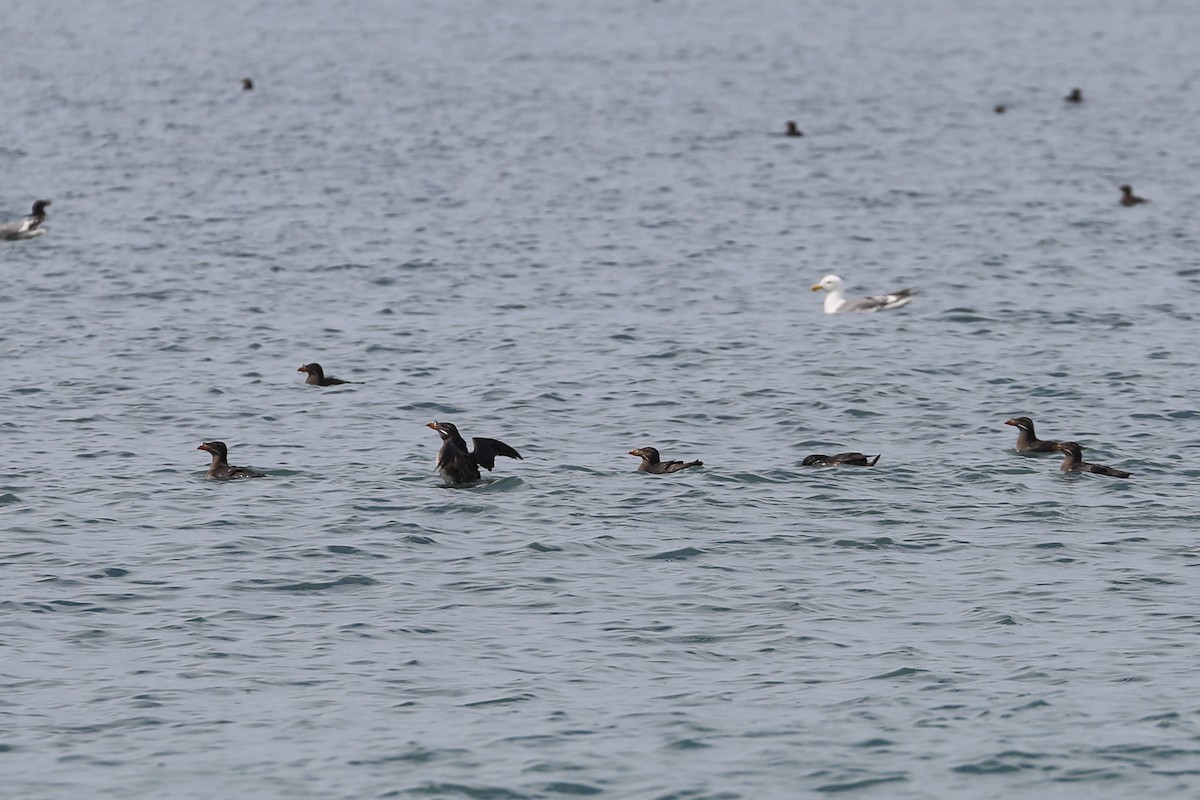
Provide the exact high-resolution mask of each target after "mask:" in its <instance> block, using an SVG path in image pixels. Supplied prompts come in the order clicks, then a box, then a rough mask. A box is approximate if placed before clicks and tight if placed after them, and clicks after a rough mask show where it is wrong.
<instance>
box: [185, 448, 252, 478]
mask: <svg viewBox="0 0 1200 800" xmlns="http://www.w3.org/2000/svg"><path fill="white" fill-rule="evenodd" d="M196 449H197V450H207V451H208V452H210V453H212V464H210V465H209V467H208V475H207V477H209V478H212V479H213V480H218V481H227V480H231V479H233V478H265V477H267V476H266V474H265V473H262V472H258V471H256V470H252V469H250V468H249V467H232V466H230V465H229V448H228V447H226V446H225V443H224V442H201V443H200V446H199V447H197V448H196Z"/></svg>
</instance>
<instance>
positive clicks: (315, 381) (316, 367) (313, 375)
mask: <svg viewBox="0 0 1200 800" xmlns="http://www.w3.org/2000/svg"><path fill="white" fill-rule="evenodd" d="M296 372H307V373H308V377H307V378H305V379H304V382H305V383H307V384H309V385H310V386H341V385H342V384H343V383H354V381H344V380H342V379H341V378H326V377H325V370H323V369H321V365H320V364H318V363H317V362H315V361H314V362H313V363H311V364H305V365H304V366H303V367H301V368H300V369H298V370H296Z"/></svg>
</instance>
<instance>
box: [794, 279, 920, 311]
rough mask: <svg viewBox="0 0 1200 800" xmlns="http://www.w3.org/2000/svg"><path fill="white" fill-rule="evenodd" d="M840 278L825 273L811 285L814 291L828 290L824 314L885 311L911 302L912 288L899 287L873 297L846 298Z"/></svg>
mask: <svg viewBox="0 0 1200 800" xmlns="http://www.w3.org/2000/svg"><path fill="white" fill-rule="evenodd" d="M843 285H844V284H843V283H842V279H841V278H839V277H838V276H837V275H826V276H825V277H824V278H821V280H820V282H819V283H814V284H813V285H812V290H813V291H814V292H820V291H826V292H829V294H828V295H826V297H825V313H826V314H842V313H845V312H847V311H886V310H887V309H889V308H900V307H901V306H906V305H908V304H909V303H910V302H912V289H900V290H899V291H896V292H892V293H891V294H881V295H875V296H873V297H855V298H853V299H851V300H847V299H846V295H845V294H844V293H843V291H842V287H843Z"/></svg>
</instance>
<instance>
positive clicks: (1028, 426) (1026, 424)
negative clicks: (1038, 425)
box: [1004, 417, 1058, 453]
mask: <svg viewBox="0 0 1200 800" xmlns="http://www.w3.org/2000/svg"><path fill="white" fill-rule="evenodd" d="M1004 424H1005V425H1012V426H1014V427H1015V428H1016V429H1017V452H1018V453H1054V452H1057V451H1058V442H1047V441H1043V440H1041V439H1039V438H1037V434H1036V433H1034V432H1033V420H1031V419H1030V418H1029V417H1013V418H1012V419H1010V420H1007V421H1005V423H1004Z"/></svg>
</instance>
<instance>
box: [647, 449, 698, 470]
mask: <svg viewBox="0 0 1200 800" xmlns="http://www.w3.org/2000/svg"><path fill="white" fill-rule="evenodd" d="M629 455H631V456H637V457H639V458H640V459H642V463H641V464H639V465H638V472H649V473H651V474H653V475H666V474H667V473H670V472H679V471H680V470H681V469H687V468H688V467H703V466H704V462H703V461H686V462H685V461H663V460H662V458H661V456H659V454H658V449H657V448H654V447H638V448H636V449H634V450H630V451H629Z"/></svg>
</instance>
